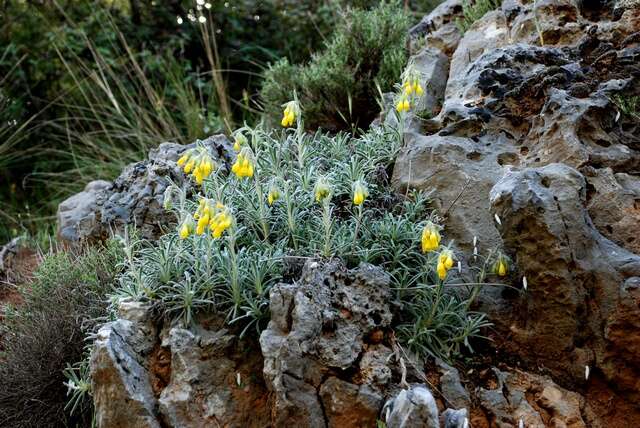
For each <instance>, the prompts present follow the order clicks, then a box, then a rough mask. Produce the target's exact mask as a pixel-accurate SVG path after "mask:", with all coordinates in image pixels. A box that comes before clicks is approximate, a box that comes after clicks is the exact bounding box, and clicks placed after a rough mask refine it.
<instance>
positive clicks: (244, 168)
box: [231, 147, 253, 178]
mask: <svg viewBox="0 0 640 428" xmlns="http://www.w3.org/2000/svg"><path fill="white" fill-rule="evenodd" d="M231 171H232V172H233V173H234V174H235V175H236V177H238V178H244V177H249V178H251V177H253V155H252V153H251V150H250V149H249V148H248V147H245V148H243V149H242V151H241V152H240V153H238V157H237V158H236V161H235V162H234V164H233V165H232V166H231Z"/></svg>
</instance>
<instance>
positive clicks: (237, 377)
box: [236, 372, 242, 386]
mask: <svg viewBox="0 0 640 428" xmlns="http://www.w3.org/2000/svg"><path fill="white" fill-rule="evenodd" d="M236 383H237V384H238V386H240V385H242V378H240V373H239V372H238V373H236Z"/></svg>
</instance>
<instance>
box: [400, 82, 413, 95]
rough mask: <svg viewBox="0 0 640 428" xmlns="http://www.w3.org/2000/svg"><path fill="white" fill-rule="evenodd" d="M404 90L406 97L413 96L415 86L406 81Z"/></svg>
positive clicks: (403, 85)
mask: <svg viewBox="0 0 640 428" xmlns="http://www.w3.org/2000/svg"><path fill="white" fill-rule="evenodd" d="M402 89H403V90H404V94H405V95H411V93H412V92H413V85H411V83H409V82H408V81H405V82H404V83H403V84H402Z"/></svg>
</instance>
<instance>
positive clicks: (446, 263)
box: [436, 249, 453, 280]
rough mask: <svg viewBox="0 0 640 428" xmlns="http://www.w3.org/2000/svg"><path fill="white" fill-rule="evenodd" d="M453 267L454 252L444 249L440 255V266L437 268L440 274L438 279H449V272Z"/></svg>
mask: <svg viewBox="0 0 640 428" xmlns="http://www.w3.org/2000/svg"><path fill="white" fill-rule="evenodd" d="M452 267H453V252H452V251H451V250H449V249H444V250H442V251H441V252H440V254H439V255H438V266H437V268H436V270H437V272H438V278H440V279H442V280H444V279H445V278H446V277H447V271H448V270H449V269H451V268H452Z"/></svg>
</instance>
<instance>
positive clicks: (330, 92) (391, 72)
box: [260, 2, 410, 131]
mask: <svg viewBox="0 0 640 428" xmlns="http://www.w3.org/2000/svg"><path fill="white" fill-rule="evenodd" d="M409 22H410V20H409V17H408V16H407V15H406V14H405V13H404V12H403V10H402V9H401V8H400V5H399V4H398V3H396V2H382V3H381V4H380V5H379V6H378V7H376V8H374V9H372V10H363V9H350V10H347V11H346V12H345V14H344V17H343V19H342V20H341V22H340V24H339V25H338V26H337V28H336V30H335V32H334V33H333V36H332V38H331V40H330V41H329V42H328V43H327V44H326V46H325V48H324V49H323V50H322V51H321V52H320V53H318V54H316V55H314V56H313V58H312V59H311V61H309V63H307V64H304V65H297V64H292V63H291V62H290V61H289V60H288V59H286V58H285V59H282V60H280V61H278V62H276V63H275V64H274V65H273V66H271V68H270V69H269V70H268V71H267V72H266V73H265V76H264V83H263V85H262V89H261V92H260V95H261V100H262V102H263V104H264V110H265V112H266V113H267V114H268V115H269V116H270V117H271V118H273V119H274V121H275V119H278V121H279V116H280V114H281V111H282V109H281V106H282V105H283V104H284V103H286V102H287V101H290V100H291V94H293V93H294V92H295V93H296V94H297V96H298V98H299V99H300V101H301V103H302V104H303V105H304V106H305V121H306V124H307V126H308V127H310V128H311V129H317V128H323V129H326V130H331V131H336V130H340V129H349V130H352V129H354V128H358V127H362V128H366V127H367V126H368V125H369V123H370V122H371V121H372V120H373V119H374V118H375V116H376V115H377V114H378V113H379V111H380V106H379V105H378V104H377V103H376V102H375V101H374V100H376V99H379V98H380V96H381V94H382V92H386V91H389V90H390V89H392V87H393V84H394V83H395V82H396V81H397V80H398V78H399V77H400V74H401V72H402V69H403V67H404V65H405V64H406V59H407V53H406V49H405V48H406V38H407V30H408V27H409Z"/></svg>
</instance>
